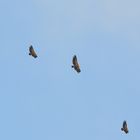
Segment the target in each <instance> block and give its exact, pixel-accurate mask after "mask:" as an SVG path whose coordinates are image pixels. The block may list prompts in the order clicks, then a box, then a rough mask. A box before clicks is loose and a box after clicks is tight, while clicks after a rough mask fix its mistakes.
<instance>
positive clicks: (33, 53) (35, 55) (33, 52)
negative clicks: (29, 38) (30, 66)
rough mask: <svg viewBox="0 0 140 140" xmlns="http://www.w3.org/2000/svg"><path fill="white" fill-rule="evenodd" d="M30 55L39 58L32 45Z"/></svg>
mask: <svg viewBox="0 0 140 140" xmlns="http://www.w3.org/2000/svg"><path fill="white" fill-rule="evenodd" d="M29 55H32V56H33V57H34V58H36V57H37V54H36V52H35V50H34V48H33V46H32V45H31V46H30V47H29Z"/></svg>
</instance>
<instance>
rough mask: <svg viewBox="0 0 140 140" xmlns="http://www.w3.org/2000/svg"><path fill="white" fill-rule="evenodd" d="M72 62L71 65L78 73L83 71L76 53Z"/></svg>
mask: <svg viewBox="0 0 140 140" xmlns="http://www.w3.org/2000/svg"><path fill="white" fill-rule="evenodd" d="M72 63H73V65H72V66H71V67H72V68H74V69H75V70H76V71H77V72H78V73H79V72H81V70H80V65H79V64H78V60H77V57H76V55H74V56H73V59H72Z"/></svg>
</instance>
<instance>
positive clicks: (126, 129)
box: [121, 121, 128, 134]
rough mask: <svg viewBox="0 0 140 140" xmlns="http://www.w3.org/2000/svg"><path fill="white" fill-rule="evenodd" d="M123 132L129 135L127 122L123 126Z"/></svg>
mask: <svg viewBox="0 0 140 140" xmlns="http://www.w3.org/2000/svg"><path fill="white" fill-rule="evenodd" d="M121 130H122V131H124V132H125V133H126V134H127V133H128V127H127V123H126V121H123V126H122V128H121Z"/></svg>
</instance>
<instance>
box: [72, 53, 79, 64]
mask: <svg viewBox="0 0 140 140" xmlns="http://www.w3.org/2000/svg"><path fill="white" fill-rule="evenodd" d="M72 63H73V65H77V64H78V62H77V57H76V55H74V56H73V59H72Z"/></svg>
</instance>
